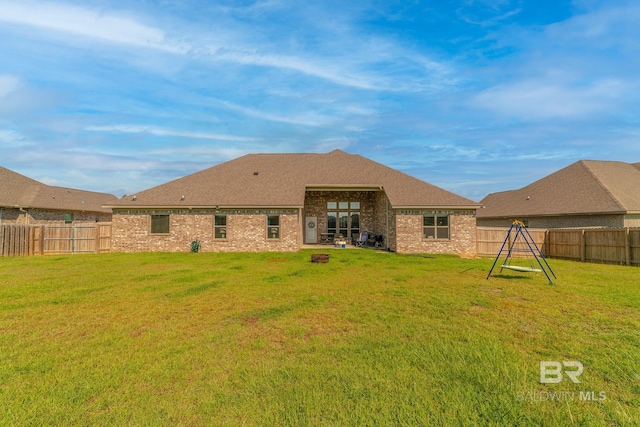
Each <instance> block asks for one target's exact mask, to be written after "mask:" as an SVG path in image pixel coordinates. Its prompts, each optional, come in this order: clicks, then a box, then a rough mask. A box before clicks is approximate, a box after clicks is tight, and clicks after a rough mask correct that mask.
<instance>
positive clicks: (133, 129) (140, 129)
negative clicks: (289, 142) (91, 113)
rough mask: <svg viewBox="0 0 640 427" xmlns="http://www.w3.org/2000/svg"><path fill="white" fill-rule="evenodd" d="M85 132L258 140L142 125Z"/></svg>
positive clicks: (97, 128) (237, 140)
mask: <svg viewBox="0 0 640 427" xmlns="http://www.w3.org/2000/svg"><path fill="white" fill-rule="evenodd" d="M85 130H87V131H91V132H118V133H146V134H149V135H155V136H178V137H182V138H194V139H212V140H218V141H235V142H251V141H258V140H259V139H258V138H252V137H246V136H235V135H222V134H217V133H207V132H189V131H181V130H174V129H164V128H160V127H156V126H144V125H113V126H87V127H86V128H85Z"/></svg>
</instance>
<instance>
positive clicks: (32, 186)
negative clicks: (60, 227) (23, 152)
mask: <svg viewBox="0 0 640 427" xmlns="http://www.w3.org/2000/svg"><path fill="white" fill-rule="evenodd" d="M115 200H117V198H116V196H114V195H112V194H105V193H97V192H93V191H84V190H75V189H72V188H64V187H56V186H51V185H46V184H43V183H41V182H38V181H36V180H33V179H31V178H27V177H26V176H24V175H20V174H19V173H16V172H13V171H11V170H9V169H7V168H4V167H1V166H0V224H49V225H56V224H77V223H88V222H93V223H95V222H109V221H111V209H108V208H103V207H102V205H104V204H108V203H112V202H113V201H115Z"/></svg>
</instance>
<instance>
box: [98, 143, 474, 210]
mask: <svg viewBox="0 0 640 427" xmlns="http://www.w3.org/2000/svg"><path fill="white" fill-rule="evenodd" d="M336 188H344V189H369V190H381V189H384V191H385V192H386V194H387V197H388V198H389V201H390V202H391V204H392V206H393V207H396V208H397V207H407V208H409V207H434V208H435V207H441V208H447V207H450V208H465V209H475V208H477V207H478V206H479V205H478V204H477V203H476V202H473V201H471V200H469V199H466V198H464V197H461V196H458V195H456V194H453V193H451V192H449V191H446V190H443V189H441V188H438V187H436V186H433V185H431V184H428V183H426V182H424V181H421V180H419V179H416V178H413V177H411V176H409V175H407V174H404V173H402V172H399V171H397V170H394V169H391V168H389V167H387V166H384V165H382V164H380V163H376V162H374V161H372V160H369V159H366V158H364V157H362V156H359V155H353V154H348V153H345V152H344V151H341V150H335V151H332V152H330V153H328V154H248V155H246V156H242V157H239V158H237V159H235V160H231V161H228V162H226V163H222V164H219V165H217V166H213V167H211V168H208V169H205V170H203V171H200V172H196V173H194V174H192V175H188V176H185V177H183V178H179V179H176V180H174V181H171V182H168V183H166V184H163V185H160V186H157V187H154V188H151V189H148V190H146V191H142V192H140V193H137V194H136V195H135V200H133V196H132V197H127V198H126V199H122V200H119V201H117V202H115V203H112V204H110V205H109V207H114V208H123V207H157V208H161V207H166V208H169V207H214V206H220V207H283V208H284V207H296V208H298V207H303V206H304V198H305V192H306V190H307V189H310V190H312V189H317V190H320V189H336ZM183 196H184V199H183Z"/></svg>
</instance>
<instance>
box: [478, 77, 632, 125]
mask: <svg viewBox="0 0 640 427" xmlns="http://www.w3.org/2000/svg"><path fill="white" fill-rule="evenodd" d="M628 92H629V87H628V85H626V84H625V83H624V82H621V81H618V80H604V81H598V82H595V83H592V84H587V85H577V84H573V83H571V82H568V84H565V85H562V84H559V83H558V82H555V81H552V80H546V81H545V80H533V81H522V82H514V83H509V84H504V85H500V86H495V87H492V88H490V89H487V90H485V91H482V92H480V93H478V94H477V95H475V96H473V97H472V98H471V100H470V104H471V105H472V106H474V107H476V108H479V109H480V108H482V109H486V110H492V111H494V112H495V113H497V114H499V115H500V116H503V117H512V118H521V119H527V120H530V119H546V118H579V117H585V116H589V115H592V114H597V113H603V112H606V111H610V109H611V104H612V103H613V102H615V101H616V98H618V97H620V96H621V95H624V94H626V93H628Z"/></svg>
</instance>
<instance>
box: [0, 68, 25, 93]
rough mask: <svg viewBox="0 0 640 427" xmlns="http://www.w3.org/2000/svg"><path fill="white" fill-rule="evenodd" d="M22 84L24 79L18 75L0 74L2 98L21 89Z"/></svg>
mask: <svg viewBox="0 0 640 427" xmlns="http://www.w3.org/2000/svg"><path fill="white" fill-rule="evenodd" d="M22 86H23V84H22V81H21V80H20V79H19V78H18V77H16V76H14V75H11V74H0V99H2V98H5V97H6V96H7V95H9V94H10V93H12V92H15V91H17V90H19V89H21V88H22Z"/></svg>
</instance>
